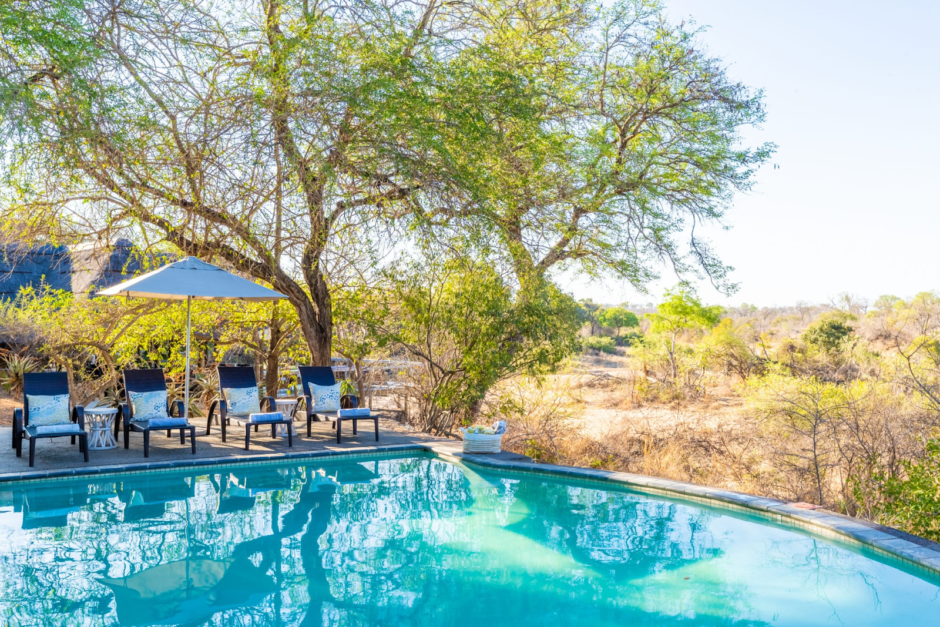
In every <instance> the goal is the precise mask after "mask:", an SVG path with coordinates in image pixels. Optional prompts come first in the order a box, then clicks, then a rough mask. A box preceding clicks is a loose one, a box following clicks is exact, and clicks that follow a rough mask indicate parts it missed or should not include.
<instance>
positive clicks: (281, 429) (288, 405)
mask: <svg viewBox="0 0 940 627" xmlns="http://www.w3.org/2000/svg"><path fill="white" fill-rule="evenodd" d="M296 404H297V399H296V398H276V399H274V405H275V407H277V410H278V411H279V412H281V413H283V414H284V415H285V416H290V412H291V410H293V409H294V406H295V405H296ZM290 432H291V435H297V430H296V429H294V425H291V426H290ZM275 435H277V437H279V438H286V437H287V426H286V425H277V431H276V432H275Z"/></svg>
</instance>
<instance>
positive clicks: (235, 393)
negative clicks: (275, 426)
mask: <svg viewBox="0 0 940 627" xmlns="http://www.w3.org/2000/svg"><path fill="white" fill-rule="evenodd" d="M223 391H224V392H225V412H226V414H228V415H229V416H238V417H248V416H250V415H251V414H258V413H261V403H260V401H259V400H258V388H257V387H255V386H252V387H249V388H225V390H223Z"/></svg>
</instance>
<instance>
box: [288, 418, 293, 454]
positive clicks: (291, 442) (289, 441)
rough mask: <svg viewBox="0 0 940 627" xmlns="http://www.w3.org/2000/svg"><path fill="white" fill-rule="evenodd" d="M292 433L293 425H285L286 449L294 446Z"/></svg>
mask: <svg viewBox="0 0 940 627" xmlns="http://www.w3.org/2000/svg"><path fill="white" fill-rule="evenodd" d="M293 431H294V425H292V424H289V425H287V448H291V447H292V446H294V435H293Z"/></svg>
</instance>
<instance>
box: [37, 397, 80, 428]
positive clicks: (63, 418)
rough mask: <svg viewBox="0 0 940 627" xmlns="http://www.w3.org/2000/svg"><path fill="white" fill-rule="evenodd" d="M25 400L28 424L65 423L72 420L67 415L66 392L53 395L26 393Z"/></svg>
mask: <svg viewBox="0 0 940 627" xmlns="http://www.w3.org/2000/svg"><path fill="white" fill-rule="evenodd" d="M26 402H27V404H29V424H30V425H31V426H33V427H47V426H50V425H67V424H69V423H70V422H72V420H71V418H70V417H69V395H68V394H57V395H55V396H33V395H32V394H27V395H26Z"/></svg>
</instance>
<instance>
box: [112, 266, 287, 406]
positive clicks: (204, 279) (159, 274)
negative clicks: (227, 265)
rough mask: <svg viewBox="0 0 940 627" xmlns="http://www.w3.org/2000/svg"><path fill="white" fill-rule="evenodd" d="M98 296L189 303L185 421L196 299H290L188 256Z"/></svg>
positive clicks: (187, 314)
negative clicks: (190, 347)
mask: <svg viewBox="0 0 940 627" xmlns="http://www.w3.org/2000/svg"><path fill="white" fill-rule="evenodd" d="M98 295H99V296H128V297H134V298H156V299H160V300H185V301H186V383H185V391H184V395H185V399H186V400H185V402H184V405H183V417H184V418H188V417H189V336H190V328H191V326H192V318H191V315H192V304H193V299H195V300H250V301H264V300H277V299H279V298H287V296H285V295H284V294H281V293H280V292H275V291H274V290H270V289H268V288H266V287H263V286H261V285H258V284H257V283H252V282H251V281H249V280H247V279H243V278H241V277H240V276H236V275H234V274H232V273H231V272H226V271H225V270H223V269H222V268H220V267H218V266H214V265H212V264H211V263H206V262H205V261H200V260H199V259H196V258H195V257H185V258H183V259H180V260H179V261H176V262H173V263H171V264H167V265H165V266H163V267H162V268H160V269H158V270H154V271H153V272H148V273H147V274H143V275H141V276H139V277H135V278H133V279H131V280H129V281H124V282H123V283H120V284H118V285H115V286H113V287H109V288H108V289H106V290H101V291H100V292H98Z"/></svg>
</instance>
